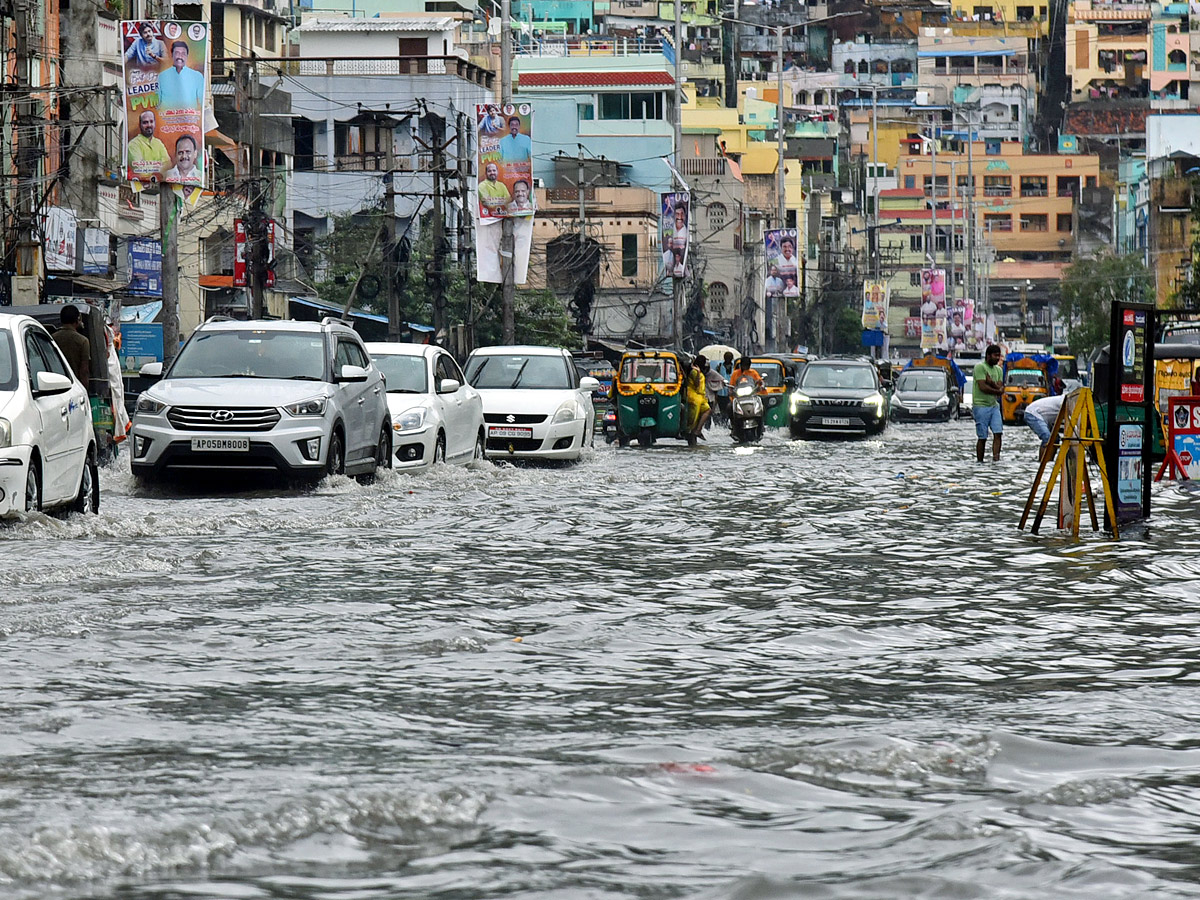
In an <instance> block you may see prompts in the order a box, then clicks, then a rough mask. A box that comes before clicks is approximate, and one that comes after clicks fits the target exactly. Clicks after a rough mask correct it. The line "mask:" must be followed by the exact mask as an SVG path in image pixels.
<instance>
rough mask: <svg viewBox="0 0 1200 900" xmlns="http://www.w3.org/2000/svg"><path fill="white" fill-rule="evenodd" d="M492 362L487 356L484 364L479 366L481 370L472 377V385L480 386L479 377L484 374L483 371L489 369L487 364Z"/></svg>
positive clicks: (477, 370)
mask: <svg viewBox="0 0 1200 900" xmlns="http://www.w3.org/2000/svg"><path fill="white" fill-rule="evenodd" d="M491 361H492V358H491V357H490V356H485V357H484V358H483V362H481V363H480V364H479V368H478V369H476V370H475V374H474V375H473V376H472V377H471V383H472V384H478V382H479V376H480V375H482V374H483V370H484V369H486V368H487V364H488V363H490V362H491Z"/></svg>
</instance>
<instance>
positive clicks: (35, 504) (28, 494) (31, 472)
mask: <svg viewBox="0 0 1200 900" xmlns="http://www.w3.org/2000/svg"><path fill="white" fill-rule="evenodd" d="M41 508H42V469H41V467H40V466H39V465H38V463H37V460H36V459H31V460H29V469H28V470H27V472H26V474H25V512H39V511H41Z"/></svg>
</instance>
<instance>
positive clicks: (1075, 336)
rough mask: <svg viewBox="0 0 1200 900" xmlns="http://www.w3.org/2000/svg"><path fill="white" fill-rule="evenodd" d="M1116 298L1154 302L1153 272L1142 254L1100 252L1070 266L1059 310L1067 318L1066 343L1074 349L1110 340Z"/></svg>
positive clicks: (1088, 348) (1084, 349)
mask: <svg viewBox="0 0 1200 900" xmlns="http://www.w3.org/2000/svg"><path fill="white" fill-rule="evenodd" d="M1114 300H1122V301H1126V302H1136V303H1153V302H1154V276H1153V273H1151V272H1150V270H1149V269H1147V268H1146V266H1145V264H1144V263H1143V262H1142V259H1141V257H1140V256H1136V255H1129V256H1109V255H1100V256H1095V257H1088V258H1084V259H1080V260H1076V261H1075V262H1073V263H1072V264H1071V265H1069V266H1067V268H1066V269H1065V270H1064V272H1063V280H1062V303H1061V306H1060V312H1061V314H1062V316H1063V317H1064V318H1066V320H1067V343H1068V344H1070V347H1071V351H1072V352H1073V353H1075V354H1084V353H1087V352H1089V351H1091V350H1092V349H1094V348H1095V347H1098V346H1100V345H1102V344H1107V343H1108V328H1109V315H1110V312H1111V310H1112V304H1113V301H1114Z"/></svg>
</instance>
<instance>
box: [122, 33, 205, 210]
mask: <svg viewBox="0 0 1200 900" xmlns="http://www.w3.org/2000/svg"><path fill="white" fill-rule="evenodd" d="M208 44H209V26H208V23H207V22H178V21H171V20H162V19H144V20H140V21H123V22H121V51H122V56H123V69H124V78H123V81H122V84H123V89H124V101H125V146H124V150H125V176H126V178H128V179H129V180H130V181H139V182H147V183H149V182H166V183H168V184H182V185H188V186H190V187H203V186H204V111H205V105H206V103H207V97H208Z"/></svg>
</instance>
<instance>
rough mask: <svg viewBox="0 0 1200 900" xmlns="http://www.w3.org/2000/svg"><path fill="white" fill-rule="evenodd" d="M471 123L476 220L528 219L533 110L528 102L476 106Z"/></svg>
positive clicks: (531, 206) (531, 199) (531, 207)
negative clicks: (473, 131)
mask: <svg viewBox="0 0 1200 900" xmlns="http://www.w3.org/2000/svg"><path fill="white" fill-rule="evenodd" d="M475 123H476V146H477V149H478V159H477V163H478V165H477V166H476V170H475V179H476V185H475V195H476V197H477V198H478V202H477V205H476V209H477V210H478V213H479V221H480V222H486V221H490V220H494V219H504V218H508V217H510V216H524V217H528V216H532V215H533V213H534V207H535V205H536V197H535V196H534V193H533V108H532V107H531V106H530V105H529V104H528V103H521V104H512V103H510V104H508V105H506V106H503V107H502V106H499V105H498V104H495V103H480V104H477V105H476V107H475Z"/></svg>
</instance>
